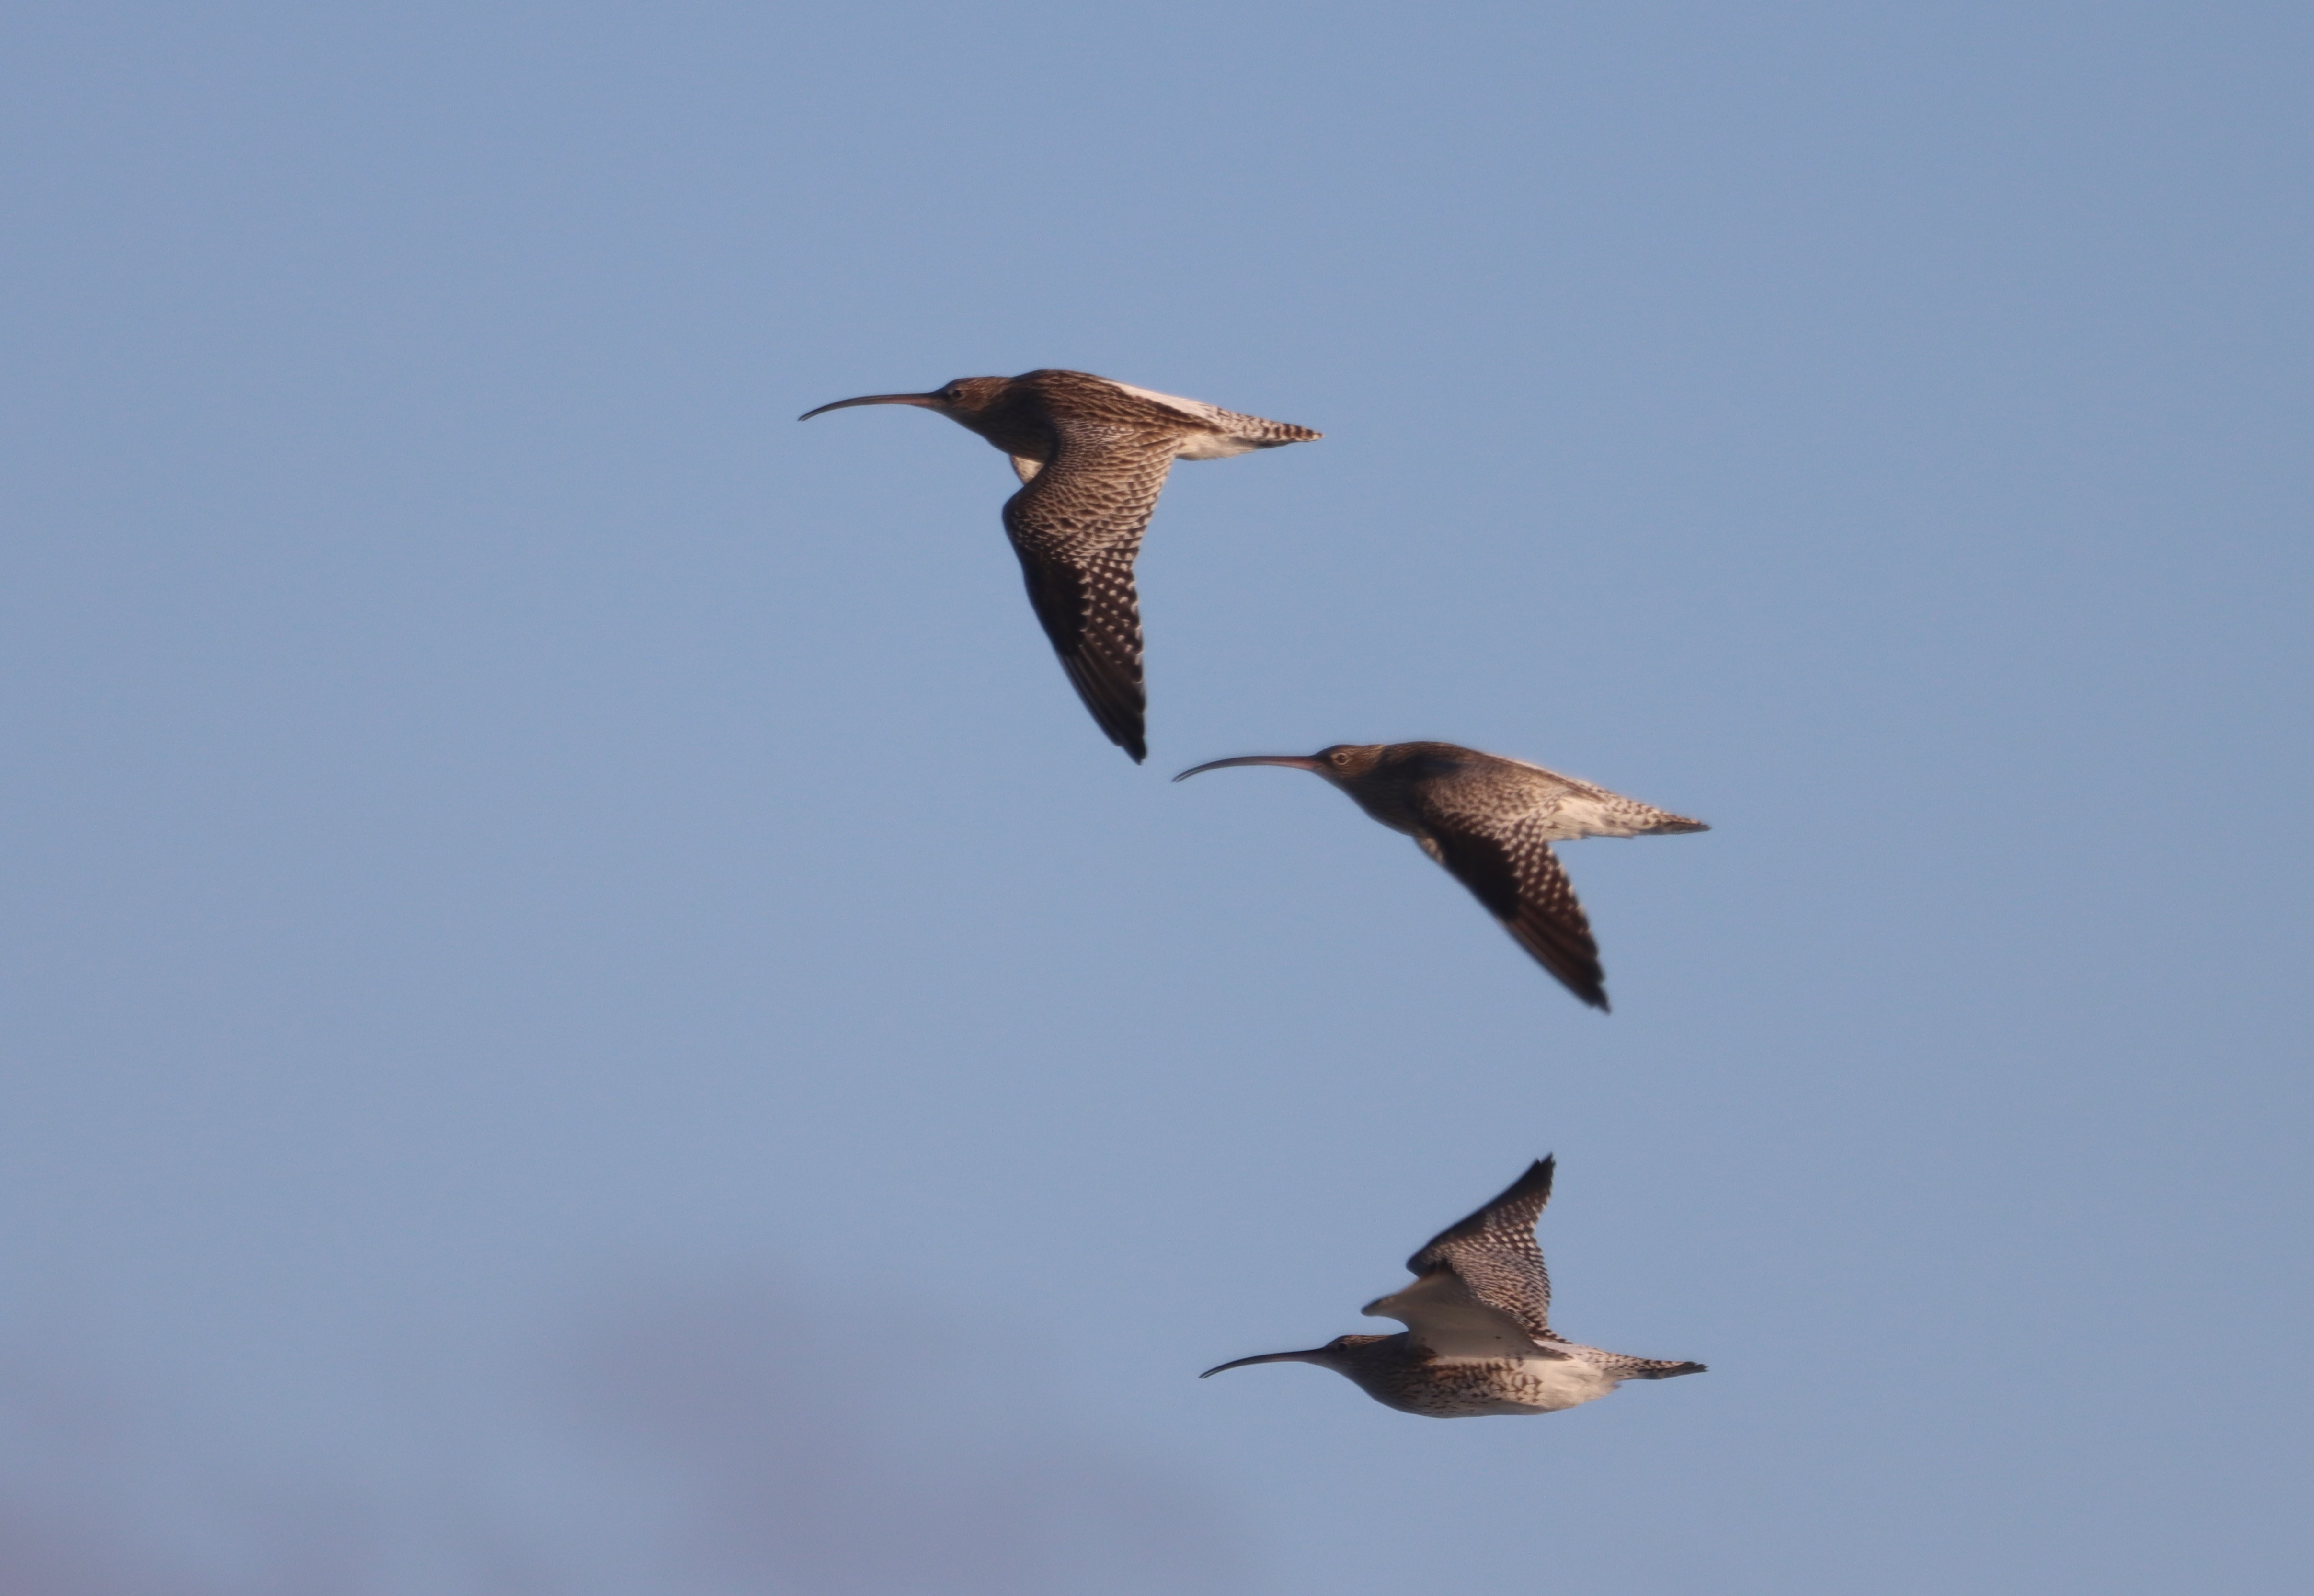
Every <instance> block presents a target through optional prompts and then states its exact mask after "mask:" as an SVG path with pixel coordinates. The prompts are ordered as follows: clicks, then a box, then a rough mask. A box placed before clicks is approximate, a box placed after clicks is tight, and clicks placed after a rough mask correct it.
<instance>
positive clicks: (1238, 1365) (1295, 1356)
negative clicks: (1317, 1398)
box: [1197, 1347, 1318, 1380]
mask: <svg viewBox="0 0 2314 1596" xmlns="http://www.w3.org/2000/svg"><path fill="white" fill-rule="evenodd" d="M1317 1361H1318V1349H1317V1348H1315V1347H1312V1349H1311V1350H1310V1351H1308V1352H1306V1353H1263V1354H1261V1355H1260V1356H1259V1357H1255V1358H1239V1359H1236V1360H1235V1361H1233V1362H1227V1363H1216V1364H1214V1366H1213V1367H1212V1368H1210V1369H1208V1370H1206V1371H1205V1372H1204V1373H1203V1374H1200V1375H1199V1376H1197V1378H1198V1379H1199V1380H1211V1379H1212V1378H1213V1377H1214V1375H1216V1374H1219V1373H1220V1372H1221V1371H1223V1370H1224V1369H1242V1368H1244V1367H1245V1366H1246V1365H1247V1364H1248V1363H1314V1362H1317Z"/></svg>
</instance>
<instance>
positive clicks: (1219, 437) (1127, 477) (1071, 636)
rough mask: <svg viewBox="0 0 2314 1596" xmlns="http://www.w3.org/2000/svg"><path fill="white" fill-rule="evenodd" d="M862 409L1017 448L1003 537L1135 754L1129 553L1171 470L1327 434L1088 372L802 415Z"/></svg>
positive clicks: (1097, 716)
mask: <svg viewBox="0 0 2314 1596" xmlns="http://www.w3.org/2000/svg"><path fill="white" fill-rule="evenodd" d="M860 404H912V405H915V406H917V407H919V408H921V409H923V410H937V411H938V412H939V413H940V414H941V415H943V416H946V417H947V418H948V419H949V420H951V421H954V422H956V423H957V424H958V426H961V427H965V428H970V429H971V430H972V431H974V432H976V433H978V434H979V435H980V436H982V437H985V438H986V439H987V440H988V441H989V442H990V443H991V444H994V445H995V446H996V447H997V448H998V449H1000V450H1002V452H1003V453H1004V454H1009V455H1011V458H1012V469H1013V471H1014V472H1017V473H1018V474H1019V476H1020V481H1021V483H1022V486H1021V489H1020V491H1019V492H1018V493H1015V494H1014V495H1013V496H1012V497H1011V498H1008V499H1006V500H1005V501H1004V531H1005V534H1006V535H1007V536H1008V537H1010V538H1011V540H1012V551H1013V552H1014V553H1016V554H1018V555H1019V556H1020V573H1021V575H1022V576H1023V577H1024V578H1027V581H1028V584H1029V604H1031V605H1032V606H1033V607H1034V608H1035V610H1036V612H1037V619H1038V621H1040V622H1043V623H1044V627H1045V635H1046V636H1047V637H1048V638H1050V639H1052V641H1053V652H1055V654H1057V655H1059V656H1060V657H1061V666H1062V668H1063V669H1064V670H1066V671H1067V672H1068V675H1069V681H1070V683H1072V684H1073V686H1074V687H1075V688H1076V690H1077V696H1078V697H1080V698H1082V699H1083V700H1084V705H1085V708H1086V709H1088V710H1091V711H1092V718H1093V719H1094V721H1095V722H1097V723H1098V724H1099V725H1100V729H1101V730H1102V731H1104V732H1106V733H1107V734H1108V740H1109V741H1110V742H1112V743H1115V744H1116V745H1117V746H1118V747H1120V748H1122V749H1124V750H1125V751H1126V753H1127V754H1131V755H1132V756H1133V757H1134V759H1135V761H1136V762H1137V761H1140V760H1143V759H1146V758H1147V757H1148V756H1149V748H1148V744H1147V741H1146V739H1145V735H1144V729H1143V718H1144V711H1145V710H1146V708H1147V704H1148V699H1147V695H1146V694H1145V693H1144V691H1143V688H1142V682H1141V603H1140V598H1139V596H1138V595H1136V594H1135V591H1134V586H1133V560H1134V557H1135V555H1136V554H1138V553H1139V552H1140V551H1141V534H1142V533H1143V531H1144V529H1145V528H1146V527H1147V526H1148V525H1149V516H1150V512H1152V511H1153V510H1154V509H1155V508H1156V507H1157V495H1158V494H1159V493H1160V492H1161V491H1162V490H1163V489H1164V486H1165V474H1166V472H1169V471H1170V470H1171V469H1172V465H1173V462H1175V461H1176V460H1220V459H1223V458H1225V457H1226V456H1228V455H1232V454H1248V453H1250V452H1251V451H1252V450H1255V449H1274V448H1276V447H1278V446H1279V445H1282V444H1298V443H1303V442H1306V441H1307V440H1309V439H1311V438H1314V437H1317V436H1320V434H1318V433H1315V432H1312V431H1311V430H1310V429H1309V428H1306V427H1292V426H1288V425H1287V424H1286V423H1285V422H1283V421H1265V420H1263V419H1261V418H1260V417H1259V416H1244V415H1240V414H1239V413H1238V412H1237V411H1235V410H1223V409H1221V408H1219V407H1218V406H1215V405H1210V404H1206V403H1205V402H1204V401H1200V400H1195V399H1179V398H1176V397H1175V396H1174V395H1172V394H1170V393H1153V392H1150V391H1149V390H1148V389H1146V388H1135V387H1134V386H1133V385H1132V384H1129V383H1118V382H1112V381H1110V380H1109V379H1108V378H1107V377H1097V376H1094V375H1092V374H1091V373H1090V372H1082V371H1032V372H1027V373H1024V374H1022V375H1020V376H1017V377H961V378H958V380H957V381H955V382H953V383H949V384H945V385H943V386H941V387H939V388H935V389H933V390H932V392H929V393H870V394H868V395H865V396H864V397H861V398H859V399H840V400H838V401H835V403H834V404H824V405H821V406H820V407H819V408H818V409H817V410H807V411H805V412H804V413H803V415H801V416H800V417H799V418H798V419H799V420H804V421H808V420H810V419H812V417H814V416H817V415H821V414H824V413H825V412H826V411H828V410H843V409H845V408H847V407H849V406H852V405H860Z"/></svg>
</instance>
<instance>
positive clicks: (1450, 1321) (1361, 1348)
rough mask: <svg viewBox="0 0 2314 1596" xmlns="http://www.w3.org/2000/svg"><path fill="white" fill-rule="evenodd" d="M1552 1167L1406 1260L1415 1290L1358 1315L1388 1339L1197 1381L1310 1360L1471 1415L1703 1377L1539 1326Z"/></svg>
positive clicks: (1376, 1388) (1535, 1172)
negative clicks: (1384, 1329)
mask: <svg viewBox="0 0 2314 1596" xmlns="http://www.w3.org/2000/svg"><path fill="white" fill-rule="evenodd" d="M1555 1168H1557V1160H1554V1159H1543V1160H1539V1161H1538V1162H1536V1163H1534V1164H1532V1165H1531V1166H1529V1167H1528V1168H1527V1171H1526V1173H1525V1174H1524V1175H1522V1176H1520V1177H1518V1179H1517V1180H1515V1181H1514V1182H1513V1183H1512V1184H1511V1186H1510V1188H1509V1189H1508V1190H1506V1191H1505V1192H1504V1193H1503V1194H1502V1195H1500V1196H1498V1197H1497V1198H1496V1199H1495V1200H1494V1201H1493V1202H1491V1203H1488V1204H1487V1205H1486V1206H1485V1207H1483V1208H1481V1209H1479V1211H1478V1212H1475V1213H1473V1214H1471V1216H1470V1217H1469V1218H1467V1219H1464V1220H1462V1221H1458V1222H1457V1223H1455V1224H1453V1225H1450V1226H1448V1227H1447V1228H1446V1229H1445V1230H1441V1231H1440V1232H1439V1233H1438V1234H1437V1235H1435V1236H1434V1237H1432V1238H1431V1239H1430V1240H1429V1242H1428V1243H1427V1244H1426V1245H1425V1246H1424V1247H1423V1248H1422V1250H1421V1251H1419V1252H1418V1253H1416V1254H1415V1255H1414V1256H1413V1257H1411V1258H1409V1259H1408V1260H1407V1267H1408V1268H1409V1270H1411V1271H1413V1273H1414V1274H1415V1275H1416V1276H1417V1279H1416V1280H1415V1283H1413V1284H1412V1285H1410V1286H1408V1287H1406V1288H1405V1289H1404V1290H1402V1291H1400V1292H1396V1293H1394V1294H1393V1295H1391V1296H1388V1297H1383V1298H1382V1299H1380V1300H1378V1301H1373V1302H1369V1303H1367V1304H1366V1306H1365V1309H1364V1311H1365V1312H1366V1313H1368V1314H1370V1315H1373V1316H1374V1317H1377V1318H1394V1319H1397V1320H1399V1321H1400V1323H1401V1324H1403V1325H1405V1326H1406V1328H1405V1329H1404V1330H1403V1331H1401V1332H1400V1333H1399V1334H1398V1335H1395V1336H1336V1337H1335V1338H1334V1339H1333V1340H1331V1341H1329V1342H1328V1343H1327V1344H1326V1345H1323V1346H1320V1347H1312V1348H1311V1349H1310V1350H1309V1351H1307V1352H1290V1353H1265V1354H1261V1355H1259V1356H1258V1357H1251V1358H1238V1359H1236V1360H1234V1361H1232V1362H1227V1363H1223V1364H1220V1365H1217V1366H1216V1367H1214V1368H1212V1369H1208V1370H1206V1375H1214V1374H1219V1373H1220V1372H1221V1371H1223V1370H1224V1369H1239V1368H1242V1367H1244V1366H1245V1365H1247V1364H1249V1363H1316V1364H1318V1365H1320V1367H1321V1368H1327V1369H1331V1370H1333V1371H1335V1372H1336V1373H1338V1374H1341V1375H1343V1376H1345V1377H1346V1378H1347V1379H1349V1380H1352V1381H1354V1382H1356V1385H1357V1387H1358V1389H1361V1390H1363V1391H1365V1394H1366V1395H1367V1396H1369V1397H1372V1398H1373V1399H1374V1400H1375V1401H1377V1402H1379V1403H1381V1404H1382V1405H1383V1406H1386V1407H1394V1408H1397V1409H1398V1410H1399V1411H1400V1412H1401V1413H1412V1414H1420V1415H1423V1416H1425V1417H1426V1418H1476V1417H1480V1416H1484V1415H1501V1414H1530V1413H1556V1412H1558V1411H1559V1409H1561V1408H1566V1407H1575V1406H1580V1405H1581V1404H1583V1403H1585V1402H1591V1401H1595V1400H1596V1399H1597V1398H1601V1397H1603V1396H1605V1395H1606V1394H1607V1393H1608V1392H1610V1391H1612V1390H1613V1389H1615V1388H1616V1387H1617V1386H1619V1385H1621V1383H1622V1382H1623V1381H1625V1380H1668V1379H1670V1378H1671V1377H1673V1376H1674V1375H1680V1374H1700V1373H1702V1372H1703V1365H1702V1364H1700V1363H1690V1362H1679V1361H1676V1360H1673V1359H1668V1358H1635V1357H1631V1356H1630V1355H1628V1354H1623V1353H1611V1352H1607V1351H1604V1350H1603V1349H1601V1348H1599V1347H1595V1346H1584V1345H1579V1344H1577V1343H1576V1342H1572V1341H1568V1339H1566V1338H1565V1337H1564V1336H1560V1335H1559V1333H1558V1332H1557V1331H1555V1330H1553V1329H1552V1328H1551V1327H1550V1274H1548V1273H1547V1272H1546V1271H1545V1269H1544V1268H1543V1264H1542V1252H1541V1248H1538V1247H1537V1246H1536V1245H1535V1239H1534V1224H1535V1221H1536V1220H1538V1219H1539V1218H1541V1214H1542V1210H1543V1206H1544V1204H1547V1203H1549V1202H1550V1184H1551V1177H1552V1174H1553V1171H1554V1170H1555ZM1200 1378H1204V1377H1203V1376H1201V1377H1200Z"/></svg>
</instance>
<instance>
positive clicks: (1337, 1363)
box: [1197, 1336, 1399, 1380]
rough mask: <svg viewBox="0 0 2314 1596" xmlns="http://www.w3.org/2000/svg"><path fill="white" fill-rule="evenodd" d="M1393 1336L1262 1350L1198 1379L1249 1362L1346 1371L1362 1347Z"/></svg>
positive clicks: (1346, 1338) (1337, 1339)
mask: <svg viewBox="0 0 2314 1596" xmlns="http://www.w3.org/2000/svg"><path fill="white" fill-rule="evenodd" d="M1398 1339H1399V1337H1398V1336H1335V1337H1334V1338H1333V1339H1332V1340H1331V1341H1329V1342H1328V1343H1326V1345H1323V1346H1313V1347H1312V1348H1311V1349H1310V1350H1309V1351H1308V1352H1299V1353H1262V1354H1259V1355H1258V1356H1255V1357H1250V1358H1236V1359H1232V1361H1231V1362H1226V1363H1216V1364H1214V1366H1213V1367H1212V1368H1211V1369H1208V1370H1206V1371H1205V1373H1203V1374H1200V1375H1199V1376H1197V1378H1198V1379H1199V1380H1206V1379H1209V1378H1211V1377H1212V1376H1214V1375H1216V1374H1219V1373H1220V1372H1221V1371H1223V1370H1224V1369H1242V1368H1244V1367H1245V1366H1246V1365H1247V1364H1249V1363H1315V1364H1317V1365H1318V1366H1319V1367H1320V1368H1321V1369H1332V1370H1335V1371H1347V1369H1349V1368H1350V1366H1351V1365H1352V1364H1354V1363H1356V1362H1357V1361H1358V1356H1359V1354H1360V1353H1361V1352H1363V1351H1364V1350H1365V1348H1367V1347H1369V1346H1372V1345H1374V1343H1376V1342H1378V1341H1396V1340H1398Z"/></svg>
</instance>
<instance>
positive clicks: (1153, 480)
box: [1004, 421, 1173, 760]
mask: <svg viewBox="0 0 2314 1596" xmlns="http://www.w3.org/2000/svg"><path fill="white" fill-rule="evenodd" d="M1055 433H1056V434H1057V439H1056V445H1055V448H1054V450H1053V457H1052V459H1051V461H1050V462H1049V463H1047V464H1046V466H1045V467H1044V469H1042V470H1041V471H1038V472H1035V474H1034V475H1032V476H1030V477H1029V479H1028V485H1027V486H1026V487H1024V488H1022V489H1020V492H1018V493H1015V494H1014V495H1013V496H1012V497H1011V498H1009V499H1007V500H1006V501H1005V504H1004V530H1005V532H1006V533H1007V534H1008V535H1009V536H1010V537H1011V540H1012V550H1013V552H1015V553H1016V554H1018V555H1019V556H1020V574H1021V576H1022V577H1023V578H1025V579H1026V580H1027V582H1028V586H1029V604H1032V605H1034V606H1035V608H1036V611H1037V619H1038V621H1040V622H1043V623H1044V627H1045V635H1046V636H1047V637H1048V638H1050V639H1052V642H1053V651H1054V652H1055V654H1057V655H1059V656H1060V658H1061V666H1062V668H1063V669H1064V670H1065V671H1067V672H1068V675H1069V681H1070V683H1071V684H1072V685H1073V686H1074V687H1075V688H1076V690H1077V696H1078V697H1079V698H1082V700H1083V701H1084V705H1085V708H1086V709H1087V710H1091V712H1092V718H1093V719H1094V721H1095V722H1097V723H1098V724H1099V725H1100V729H1101V730H1102V731H1104V732H1106V733H1108V740H1109V741H1110V742H1112V743H1115V744H1116V745H1117V746H1119V747H1120V748H1123V749H1124V750H1125V751H1126V753H1127V754H1131V755H1133V757H1134V758H1135V760H1141V759H1145V758H1147V757H1148V754H1149V748H1148V744H1147V742H1146V740H1145V739H1144V736H1143V718H1144V713H1145V711H1146V709H1147V704H1148V699H1147V695H1146V694H1145V693H1144V691H1143V688H1142V682H1141V602H1140V597H1139V595H1137V594H1136V593H1135V591H1134V586H1133V561H1134V558H1135V556H1136V555H1137V554H1139V553H1140V551H1141V534H1142V533H1143V531H1144V529H1146V528H1147V526H1148V525H1149V516H1150V514H1151V512H1153V510H1155V509H1156V507H1157V496H1158V494H1160V493H1161V492H1162V491H1163V490H1164V487H1165V473H1166V472H1168V471H1169V470H1170V468H1171V466H1172V463H1173V448H1172V443H1171V440H1170V439H1169V438H1166V437H1163V436H1153V435H1151V434H1149V433H1146V432H1143V431H1140V430H1138V429H1135V428H1127V427H1117V426H1109V425H1105V424H1091V423H1083V422H1077V423H1070V422H1065V421H1064V422H1060V423H1058V424H1057V425H1056V426H1055ZM1016 469H1017V468H1016Z"/></svg>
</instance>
